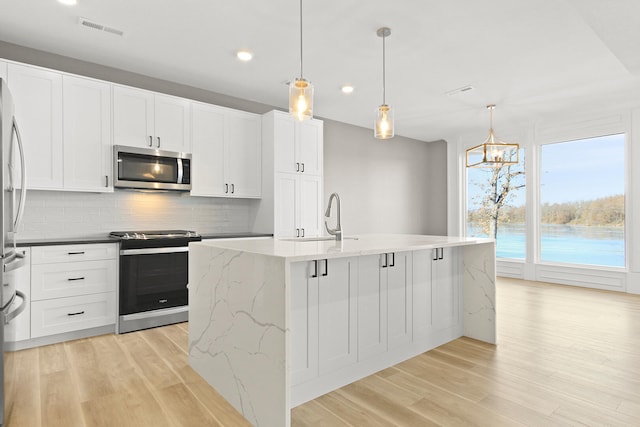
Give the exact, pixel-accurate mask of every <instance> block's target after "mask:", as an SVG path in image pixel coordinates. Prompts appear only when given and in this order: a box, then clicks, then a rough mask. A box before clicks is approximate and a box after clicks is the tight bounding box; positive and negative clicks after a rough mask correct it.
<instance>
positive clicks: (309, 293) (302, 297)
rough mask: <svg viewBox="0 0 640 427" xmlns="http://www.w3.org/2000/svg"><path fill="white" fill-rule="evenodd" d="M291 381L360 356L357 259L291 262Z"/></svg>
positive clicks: (307, 377)
mask: <svg viewBox="0 0 640 427" xmlns="http://www.w3.org/2000/svg"><path fill="white" fill-rule="evenodd" d="M291 274H292V283H293V286H292V288H291V304H292V316H293V319H295V320H294V321H292V322H291V336H292V339H291V342H292V345H293V347H292V349H291V351H292V356H293V357H292V368H291V369H292V377H291V383H292V384H299V383H302V382H305V381H308V380H310V379H313V378H315V377H317V376H319V375H320V376H321V375H324V374H327V373H331V372H334V371H336V370H338V369H340V368H343V367H346V366H348V365H350V364H353V363H355V362H356V360H357V325H356V323H357V320H358V319H357V294H356V293H357V281H358V258H355V257H352V258H337V259H329V260H327V259H320V260H315V261H309V262H299V263H294V264H292V267H291Z"/></svg>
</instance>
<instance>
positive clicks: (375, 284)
mask: <svg viewBox="0 0 640 427" xmlns="http://www.w3.org/2000/svg"><path fill="white" fill-rule="evenodd" d="M384 256H385V254H376V255H366V256H361V257H360V258H359V264H358V361H360V360H365V359H367V358H369V357H371V356H374V355H376V354H381V353H384V352H386V351H387V280H386V274H387V271H386V269H384V268H383V267H382V266H383V265H384V263H383V262H382V260H383V259H384Z"/></svg>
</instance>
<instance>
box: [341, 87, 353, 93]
mask: <svg viewBox="0 0 640 427" xmlns="http://www.w3.org/2000/svg"><path fill="white" fill-rule="evenodd" d="M340 90H341V91H342V93H351V92H353V86H351V85H344V86H342V87H341V88H340Z"/></svg>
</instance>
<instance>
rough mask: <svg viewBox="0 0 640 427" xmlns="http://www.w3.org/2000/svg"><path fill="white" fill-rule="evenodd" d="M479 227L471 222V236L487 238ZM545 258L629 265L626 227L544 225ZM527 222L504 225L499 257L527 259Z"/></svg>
mask: <svg viewBox="0 0 640 427" xmlns="http://www.w3.org/2000/svg"><path fill="white" fill-rule="evenodd" d="M481 231H482V230H481V229H480V227H479V226H476V225H473V224H469V225H468V226H467V235H468V236H477V237H487V235H486V234H482V232H481ZM540 234H541V239H542V242H541V251H542V254H541V255H542V261H548V262H560V263H569V264H587V265H601V266H607V267H624V266H625V245H624V227H591V226H581V225H559V224H541V225H540ZM525 250H526V233H525V225H524V224H501V225H500V228H499V229H498V239H497V244H496V256H497V257H499V258H515V259H524V257H525Z"/></svg>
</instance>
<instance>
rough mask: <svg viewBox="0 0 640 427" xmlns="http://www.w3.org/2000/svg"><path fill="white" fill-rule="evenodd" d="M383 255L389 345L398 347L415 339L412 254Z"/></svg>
mask: <svg viewBox="0 0 640 427" xmlns="http://www.w3.org/2000/svg"><path fill="white" fill-rule="evenodd" d="M383 256H384V258H385V259H384V260H383V264H382V265H383V268H381V272H382V274H383V278H384V276H385V275H386V280H387V334H388V342H389V344H388V345H389V348H397V347H400V346H403V345H406V344H409V343H411V340H412V339H413V319H412V311H413V310H412V292H411V291H412V289H411V287H412V284H413V274H412V254H411V252H392V253H388V254H384V255H383ZM385 265H386V267H385Z"/></svg>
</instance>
